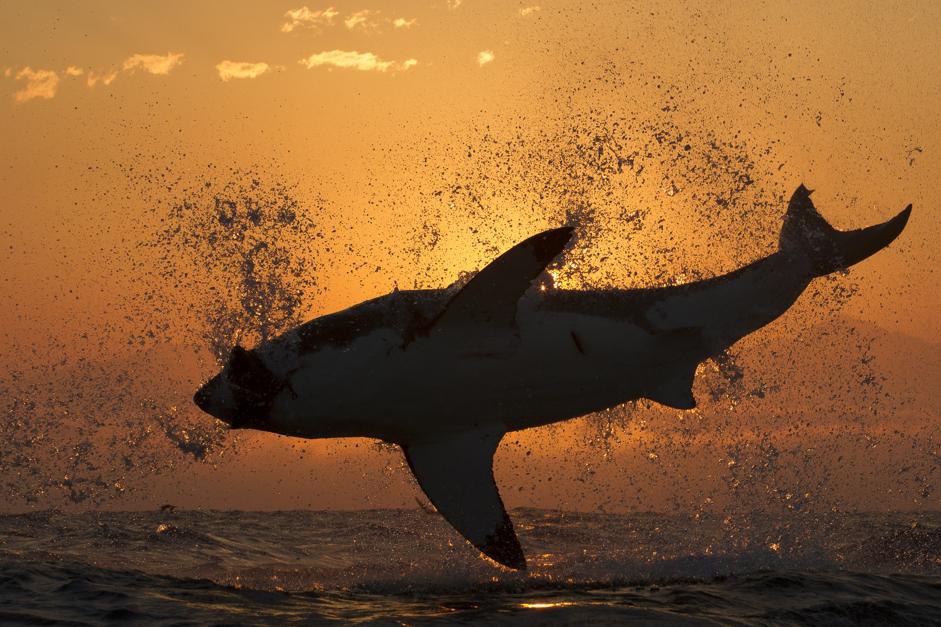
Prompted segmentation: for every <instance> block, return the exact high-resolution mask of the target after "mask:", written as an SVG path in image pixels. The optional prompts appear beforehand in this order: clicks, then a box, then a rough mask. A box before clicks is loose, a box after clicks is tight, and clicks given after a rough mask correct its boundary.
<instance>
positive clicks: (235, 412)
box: [194, 186, 911, 569]
mask: <svg viewBox="0 0 941 627" xmlns="http://www.w3.org/2000/svg"><path fill="white" fill-rule="evenodd" d="M910 213H911V205H909V206H908V207H906V208H905V209H904V210H903V211H902V212H901V213H899V214H898V215H897V216H895V217H894V218H893V219H891V220H889V221H888V222H885V223H883V224H879V225H876V226H871V227H869V228H866V229H860V230H856V231H837V230H835V229H834V228H833V227H831V226H830V225H829V224H828V223H827V222H826V221H825V220H824V219H823V218H822V217H821V216H820V214H819V213H817V211H816V209H815V208H814V206H813V203H812V201H811V199H810V192H809V190H807V189H806V188H804V187H803V186H800V187H799V188H798V189H797V191H796V192H795V193H794V195H793V196H792V198H791V200H790V203H789V205H788V211H787V214H786V216H785V219H784V225H783V228H782V231H781V236H780V246H779V250H778V251H777V252H775V253H773V254H771V255H769V256H768V257H765V258H763V259H761V260H759V261H756V262H754V263H752V264H750V265H748V266H745V267H743V268H740V269H738V270H735V271H733V272H731V273H728V274H726V275H722V276H719V277H716V278H712V279H708V280H705V281H699V282H695V283H689V284H686V285H680V286H671V287H664V288H651V289H637V290H589V291H582V290H548V291H545V292H542V291H538V290H533V289H530V287H531V285H532V283H533V281H535V279H536V278H537V277H539V276H540V275H541V274H542V273H543V271H544V270H545V268H546V266H548V265H549V264H550V263H551V262H552V261H553V260H554V259H555V258H556V257H557V256H558V255H559V254H560V253H561V252H562V251H563V250H564V248H565V246H566V245H567V243H568V241H569V239H570V238H571V235H572V229H570V228H568V227H563V228H558V229H553V230H550V231H546V232H544V233H540V234H539V235H536V236H533V237H531V238H529V239H527V240H525V241H524V242H521V243H520V244H518V245H516V246H515V247H513V248H512V249H510V250H509V251H507V252H506V253H504V254H503V255H501V256H500V257H498V258H497V259H496V260H494V261H493V262H491V263H490V264H489V265H488V266H487V267H485V268H484V269H483V270H481V271H480V272H479V273H478V274H477V275H475V276H474V277H473V278H472V279H471V280H470V281H469V282H468V283H467V284H466V285H464V286H463V287H462V288H461V289H460V290H458V291H456V292H455V291H452V290H447V289H435V290H403V291H395V292H392V293H390V294H387V295H385V296H381V297H379V298H376V299H373V300H369V301H365V302H363V303H360V304H359V305H356V306H354V307H351V308H350V309H347V310H345V311H341V312H338V313H334V314H330V315H326V316H323V317H320V318H317V319H315V320H312V321H310V322H307V323H305V324H303V325H301V326H299V327H297V328H295V329H292V330H290V331H288V332H287V333H285V334H283V335H281V336H279V337H278V338H275V339H273V340H271V341H269V342H266V343H264V344H262V345H259V346H257V347H256V348H254V349H253V350H251V351H249V350H246V349H244V348H241V347H238V346H236V347H235V348H234V349H233V351H232V355H231V357H230V359H229V362H228V363H227V365H226V366H225V368H224V369H223V370H222V372H220V373H219V374H218V375H216V376H215V377H213V378H212V379H211V380H210V381H209V382H208V383H206V384H205V385H204V386H203V387H202V388H201V389H200V390H199V391H198V392H197V393H196V396H195V397H194V401H195V402H196V404H197V405H198V406H199V407H200V408H201V409H203V410H204V411H206V412H207V413H209V414H212V415H213V416H216V417H217V418H219V419H221V420H224V421H226V422H228V423H229V424H230V425H231V426H232V427H233V428H251V429H260V430H264V431H271V432H274V433H280V434H283V435H288V436H296V437H303V438H333V437H372V438H379V439H382V440H385V441H387V442H392V443H395V444H398V445H400V446H401V447H402V448H403V450H404V452H405V456H406V459H407V460H408V463H409V466H410V467H411V469H412V472H413V473H414V474H415V477H416V479H417V480H418V483H419V485H420V486H421V487H422V489H423V490H424V492H425V494H426V495H427V496H428V498H429V500H430V501H431V502H432V503H433V504H434V505H435V508H436V509H437V510H438V512H440V513H441V514H442V515H443V516H444V518H445V519H447V520H448V522H449V523H450V524H451V525H452V526H454V528H455V529H457V531H459V532H460V533H461V534H462V535H463V536H464V537H465V538H466V539H467V540H468V541H469V542H471V543H472V544H473V545H474V546H475V547H477V548H478V549H479V550H480V551H482V552H483V553H484V554H485V555H487V556H488V557H490V558H492V559H493V560H495V561H497V562H499V563H500V564H503V565H504V566H507V567H509V568H512V569H524V568H525V567H526V560H525V556H524V554H523V550H522V548H521V546H520V543H519V541H518V539H517V537H516V533H515V531H514V529H513V524H512V522H511V521H510V518H509V516H508V515H507V513H506V510H505V508H504V506H503V503H502V501H501V499H500V495H499V492H498V490H497V486H496V484H495V482H494V478H493V472H492V459H493V454H494V452H495V451H496V449H497V446H498V444H499V442H500V439H501V438H502V437H503V435H504V434H505V433H507V432H510V431H516V430H519V429H526V428H529V427H534V426H540V425H545V424H549V423H553V422H558V421H562V420H567V419H570V418H575V417H578V416H582V415H584V414H587V413H590V412H593V411H599V410H603V409H607V408H610V407H614V406H616V405H619V404H621V403H624V402H626V401H629V400H633V399H638V398H647V399H650V400H653V401H656V402H659V403H662V404H664V405H667V406H670V407H674V408H677V409H692V408H693V407H695V405H696V401H695V399H694V398H693V395H692V391H691V387H692V383H693V377H694V374H695V371H696V367H697V366H698V364H699V363H700V362H702V361H704V360H705V359H708V358H709V357H711V356H714V355H717V354H719V353H721V352H722V351H723V350H725V349H726V348H728V347H729V346H731V345H732V344H734V343H735V342H736V341H738V340H739V339H740V338H742V337H743V336H745V335H747V334H748V333H751V332H752V331H755V330H756V329H759V328H761V327H762V326H764V325H766V324H768V323H769V322H771V321H772V320H774V319H775V318H777V317H778V316H780V315H781V314H783V313H784V311H786V310H787V309H788V307H790V306H791V305H792V304H793V303H794V301H795V300H796V299H797V298H798V297H799V296H800V294H801V293H802V292H803V290H804V289H805V288H806V287H807V285H808V284H809V283H810V282H811V281H812V280H813V278H815V277H818V276H823V275H825V274H828V273H830V272H834V271H837V270H840V269H843V268H846V267H849V266H850V265H852V264H854V263H857V262H859V261H861V260H862V259H865V258H866V257H868V256H870V255H872V254H874V253H875V252H877V251H878V250H880V249H882V248H884V247H885V246H887V245H888V244H889V243H890V242H892V241H893V240H894V239H895V238H896V237H898V235H899V234H900V233H901V232H902V230H903V229H904V227H905V224H906V223H907V221H908V217H909V214H910Z"/></svg>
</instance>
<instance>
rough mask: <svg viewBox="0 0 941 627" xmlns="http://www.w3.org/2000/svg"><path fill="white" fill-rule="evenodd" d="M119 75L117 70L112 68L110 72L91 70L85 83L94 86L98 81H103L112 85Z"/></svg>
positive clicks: (102, 82)
mask: <svg viewBox="0 0 941 627" xmlns="http://www.w3.org/2000/svg"><path fill="white" fill-rule="evenodd" d="M117 77H118V72H117V70H111V71H110V72H95V71H94V70H89V71H88V78H87V79H85V84H86V85H88V86H89V87H94V86H95V85H97V84H98V83H101V84H102V85H110V84H111V83H113V82H114V79H116V78H117Z"/></svg>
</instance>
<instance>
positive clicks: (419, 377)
mask: <svg viewBox="0 0 941 627" xmlns="http://www.w3.org/2000/svg"><path fill="white" fill-rule="evenodd" d="M652 348H653V344H652V341H651V339H650V337H649V335H647V334H646V333H645V332H644V331H643V330H641V329H640V328H638V327H636V326H634V325H632V324H629V323H624V322H621V321H617V320H611V319H605V318H602V317H597V316H588V315H580V314H551V313H542V312H527V313H526V314H524V315H521V319H520V321H519V327H518V329H517V332H516V333H514V334H511V335H507V336H506V337H500V336H496V337H485V338H481V339H480V340H479V341H475V342H468V343H467V344H465V345H462V346H460V347H458V348H455V347H453V346H450V345H447V344H445V343H440V342H436V341H435V339H434V338H426V339H424V340H422V341H420V342H417V343H416V344H414V345H412V346H410V347H409V348H408V349H406V350H402V349H401V348H400V347H399V346H398V341H397V337H396V335H395V334H394V333H392V332H388V333H378V334H374V335H373V336H369V337H366V338H363V339H361V340H358V341H357V342H356V343H354V344H353V345H352V346H351V347H349V348H348V349H346V350H338V351H322V352H320V353H318V354H317V355H316V356H314V357H312V358H311V359H310V360H309V362H308V363H306V364H305V365H304V367H303V369H301V370H299V371H298V372H296V373H295V374H294V376H293V379H292V384H291V387H292V389H293V390H295V391H296V392H295V394H296V395H297V397H296V398H291V399H290V405H291V408H292V413H293V414H294V416H295V421H296V424H297V432H298V434H300V435H305V436H306V437H338V436H367V437H377V438H382V439H386V440H390V441H398V442H401V441H407V440H409V439H414V438H415V437H420V436H427V435H428V434H429V433H431V434H435V433H447V432H451V431H461V430H467V429H475V428H481V427H485V426H494V427H496V428H499V429H501V430H503V431H511V430H518V429H525V428H528V427H532V426H538V425H543V424H549V423H552V422H557V421H561V420H566V419H569V418H573V417H577V416H581V415H583V414H586V413H590V412H593V411H598V410H602V409H606V408H608V407H613V406H615V405H618V404H620V403H623V402H625V401H627V400H631V399H633V398H637V397H638V396H639V395H640V392H641V386H640V385H639V384H640V383H641V382H643V381H644V380H645V377H646V372H647V371H649V370H650V368H649V356H650V353H651V349H652Z"/></svg>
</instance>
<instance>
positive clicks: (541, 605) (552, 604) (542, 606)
mask: <svg viewBox="0 0 941 627" xmlns="http://www.w3.org/2000/svg"><path fill="white" fill-rule="evenodd" d="M572 605H575V603H573V602H572V601H540V602H538V603H520V607H521V608H523V609H526V610H549V609H553V608H556V607H570V606H572Z"/></svg>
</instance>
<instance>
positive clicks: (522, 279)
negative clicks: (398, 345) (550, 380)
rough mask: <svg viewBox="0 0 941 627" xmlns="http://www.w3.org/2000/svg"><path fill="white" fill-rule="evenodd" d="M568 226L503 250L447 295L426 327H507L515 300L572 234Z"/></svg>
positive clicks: (513, 310)
mask: <svg viewBox="0 0 941 627" xmlns="http://www.w3.org/2000/svg"><path fill="white" fill-rule="evenodd" d="M573 230H574V229H572V227H567V226H566V227H561V228H558V229H551V230H549V231H543V232H542V233H539V234H538V235H534V236H532V237H530V238H529V239H527V240H524V241H522V242H520V243H519V244H517V245H516V246H514V247H513V248H511V249H510V250H508V251H506V252H505V253H503V254H502V255H500V256H499V257H497V258H496V259H494V260H493V261H491V262H490V263H489V264H488V265H487V266H486V267H485V268H484V269H483V270H481V271H480V272H478V273H477V274H476V275H475V276H474V278H472V279H471V280H470V281H469V282H468V283H467V285H465V286H464V287H462V288H461V290H460V291H459V292H458V293H457V294H455V295H454V296H452V297H451V300H450V301H448V304H447V305H446V306H445V308H444V309H443V310H442V312H441V313H440V314H439V315H438V317H437V318H435V319H434V320H433V321H432V322H431V323H430V324H429V325H428V327H427V329H426V330H427V331H431V330H437V329H444V328H454V327H465V328H466V327H487V326H494V325H498V326H506V327H510V326H512V325H513V324H514V322H515V320H516V303H517V301H519V299H520V297H522V295H523V293H524V292H526V290H527V289H528V288H529V286H530V284H531V283H532V282H533V281H534V280H535V279H536V278H537V277H538V276H539V275H540V274H542V272H543V271H544V270H545V269H546V266H548V265H549V264H550V263H552V260H553V259H555V258H556V257H557V256H558V255H559V253H561V252H562V249H564V248H565V245H566V244H568V242H569V240H570V239H571V237H572V232H573Z"/></svg>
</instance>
